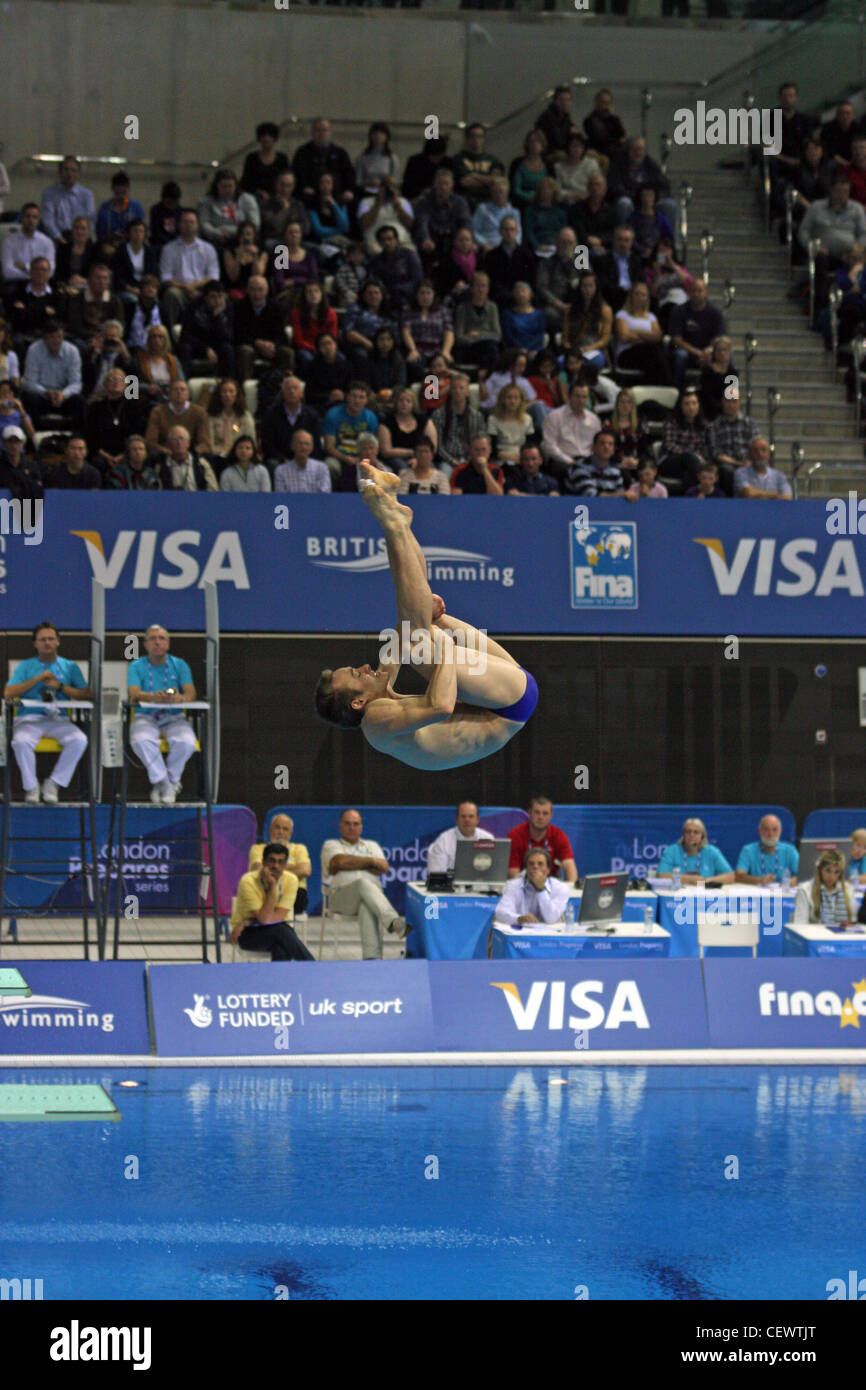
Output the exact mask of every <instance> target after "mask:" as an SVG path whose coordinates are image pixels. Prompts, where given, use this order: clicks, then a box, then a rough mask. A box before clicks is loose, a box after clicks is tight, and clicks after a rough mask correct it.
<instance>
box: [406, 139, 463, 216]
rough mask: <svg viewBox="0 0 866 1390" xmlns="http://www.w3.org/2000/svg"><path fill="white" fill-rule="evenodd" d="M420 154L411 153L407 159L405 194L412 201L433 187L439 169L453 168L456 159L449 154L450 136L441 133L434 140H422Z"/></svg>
mask: <svg viewBox="0 0 866 1390" xmlns="http://www.w3.org/2000/svg"><path fill="white" fill-rule="evenodd" d="M421 145H422V149H421V153H420V154H413V155H410V156H409V158H408V159H407V161H406V172H405V174H404V175H403V196H404V197H405V198H408V199H409V201H410V203H414V201H415V199H416V198H418V197H420V195H421V194H422V193H427V192H429V190H430V189H431V188H432V187H433V180H434V179H435V177H436V171H437V170H438V169H449V170H450V169H451V168H452V167H453V164H454V161H453V159H451V157H450V156H449V154H448V136H447V135H441V136H438V137H437V138H436V139H434V140H422V141H421Z"/></svg>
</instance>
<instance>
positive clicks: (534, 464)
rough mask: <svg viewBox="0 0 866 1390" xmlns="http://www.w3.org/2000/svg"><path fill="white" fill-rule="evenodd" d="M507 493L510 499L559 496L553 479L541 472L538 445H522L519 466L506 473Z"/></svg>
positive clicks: (509, 469) (507, 470)
mask: <svg viewBox="0 0 866 1390" xmlns="http://www.w3.org/2000/svg"><path fill="white" fill-rule="evenodd" d="M513 389H515V390H516V389H517V388H516V387H515V388H513ZM505 491H506V494H507V495H508V496H509V497H558V496H559V493H558V492H557V491H556V484H555V482H554V481H553V479H552V478H549V477H548V475H547V474H546V473H542V471H541V450H540V449H539V447H538V445H537V444H530V443H526V444H521V446H520V454H519V458H518V462H517V466H512V467H510V468H507V469H506V471H505Z"/></svg>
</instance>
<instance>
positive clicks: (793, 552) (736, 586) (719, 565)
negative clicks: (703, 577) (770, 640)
mask: <svg viewBox="0 0 866 1390" xmlns="http://www.w3.org/2000/svg"><path fill="white" fill-rule="evenodd" d="M692 539H693V540H694V543H695V545H702V546H703V547H704V550H705V552H706V555H707V557H708V559H709V562H710V569H711V571H712V575H713V579H714V580H715V583H716V589H717V590H718V593H719V595H720V597H722V598H735V597H736V596H737V594H738V593H739V592H740V589H741V588H745V590H746V592H751V593H753V594H754V595H755V596H756V597H757V598H767V597H769V596H770V595H771V594H777V595H778V596H779V597H780V598H805V597H806V595H807V594H812V595H813V596H814V597H815V598H829V597H830V596H831V595H832V594H833V593H834V591H835V590H836V589H841V590H842V591H843V592H844V593H847V594H848V595H849V596H850V597H851V598H863V596H864V592H866V591H864V588H863V578H862V575H861V573H860V566H859V564H858V561H857V552H856V550H855V549H854V542H853V541H851V540H844V541H834V542H833V544H832V545H831V546H830V550H829V553H828V554H827V558H826V560H823V561H821V560H819V559H817V552H818V542H817V540H815V538H814V537H812V536H798V537H797V538H796V539H795V540H790V541H786V542H785V544H784V545H783V546H782V547H781V548H780V550H779V552H778V555H777V554H776V547H777V545H778V542H777V540H776V538H775V537H768V536H764V537H763V538H762V539H761V540H758V539H756V538H755V537H754V536H748V537H744V536H741V537H740V539H739V540H738V541H737V548H736V550H735V551H734V553H733V556H732V557H731V563H730V565H729V564H728V561H727V559H726V556H725V547H724V544H723V542H722V541H721V540H720V539H719V538H718V537H717V536H712V537H710V538H704V539H701V538H700V537H698V536H693V537H692ZM755 547H757V552H756V550H755ZM753 555H754V556H755V563H754V566H753V567H752V572H751V579H750V580H747V579H746V573H747V571H748V570H749V566H750V562H751V560H752V556H753ZM807 556H808V557H811V559H808V558H806V557H807ZM812 561H814V563H813V562H812ZM744 580H745V581H746V582H745V585H744V583H743V581H744Z"/></svg>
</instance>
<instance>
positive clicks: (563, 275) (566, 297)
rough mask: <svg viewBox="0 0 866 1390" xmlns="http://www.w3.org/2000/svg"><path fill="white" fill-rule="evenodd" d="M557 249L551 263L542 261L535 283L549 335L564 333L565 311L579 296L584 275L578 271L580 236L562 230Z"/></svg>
mask: <svg viewBox="0 0 866 1390" xmlns="http://www.w3.org/2000/svg"><path fill="white" fill-rule="evenodd" d="M555 246H556V254H555V255H553V256H551V257H550V259H549V260H542V262H541V264H540V265H539V267H538V278H537V280H536V295H537V302H538V307H539V308H540V309H543V310H544V312H545V314H546V316H547V328H548V331H549V332H550V333H559V332H561V330H562V323H563V319H564V318H565V311H566V309H567V308H568V305H569V303H570V301H571V298H572V296H573V295H574V294H575V293H576V292H577V287H578V285H579V284H580V277H581V275H582V274H583V271H581V270H577V269H575V264H574V253H575V251H576V250H577V235H576V233H575V231H574V229H573V228H572V227H560V229H559V231H558V232H557V234H556V242H555Z"/></svg>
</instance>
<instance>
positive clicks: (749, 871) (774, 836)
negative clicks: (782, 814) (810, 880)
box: [736, 814, 800, 888]
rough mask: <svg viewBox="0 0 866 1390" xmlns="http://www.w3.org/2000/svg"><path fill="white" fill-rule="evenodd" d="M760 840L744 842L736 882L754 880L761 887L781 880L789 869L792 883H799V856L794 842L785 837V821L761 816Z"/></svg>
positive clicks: (793, 884) (759, 826) (772, 816)
mask: <svg viewBox="0 0 866 1390" xmlns="http://www.w3.org/2000/svg"><path fill="white" fill-rule="evenodd" d="M758 836H759V838H758V839H757V840H754V841H753V842H752V843H751V844H748V845H743V848H742V849H741V850H740V857H739V859H738V860H737V868H736V882H737V883H754V884H756V885H757V886H758V887H760V888H764V887H766V885H767V884H768V883H781V882H782V875H783V874H784V872H785V871H786V870H787V871H788V873H789V874H790V875H791V886H792V887H794V886H795V885H796V882H797V870H798V869H799V867H800V856H799V854H798V853H797V851H796V849H795V848H794V846H793V845H790V844H788V842H787V840H783V839H782V822H781V821H780V820H779V817H778V816H774V815H772V814H768V815H766V816H762V817H761V821H760V823H759V825H758Z"/></svg>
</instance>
